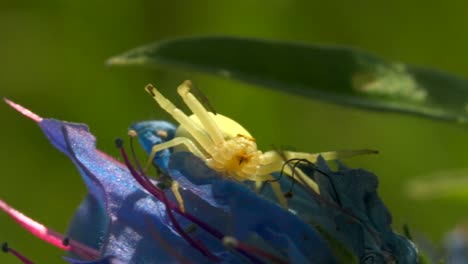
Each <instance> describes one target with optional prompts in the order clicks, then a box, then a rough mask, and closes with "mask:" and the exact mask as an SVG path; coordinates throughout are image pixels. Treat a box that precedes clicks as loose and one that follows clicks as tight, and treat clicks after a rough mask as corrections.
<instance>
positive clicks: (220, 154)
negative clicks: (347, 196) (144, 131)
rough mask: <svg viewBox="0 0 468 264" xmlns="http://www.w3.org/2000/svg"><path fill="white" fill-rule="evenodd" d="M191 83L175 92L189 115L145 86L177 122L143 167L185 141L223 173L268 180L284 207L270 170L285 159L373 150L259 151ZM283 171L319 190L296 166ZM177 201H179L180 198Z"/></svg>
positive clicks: (242, 178)
mask: <svg viewBox="0 0 468 264" xmlns="http://www.w3.org/2000/svg"><path fill="white" fill-rule="evenodd" d="M190 87H191V82H190V81H185V82H184V83H182V84H181V85H180V86H179V87H178V88H177V92H178V93H179V95H180V96H181V97H182V99H183V100H184V102H185V104H186V105H187V106H188V107H189V109H190V110H191V111H192V112H193V115H192V116H190V117H189V116H187V115H186V114H184V113H183V112H182V111H181V110H180V109H178V108H177V107H176V106H175V105H174V104H173V103H172V102H171V101H169V100H168V99H167V98H165V97H164V96H163V95H162V94H161V93H160V92H159V91H158V90H157V89H156V88H154V87H153V86H152V85H148V86H146V90H147V91H148V92H149V93H150V94H151V95H152V96H153V98H154V99H155V100H156V102H157V103H158V104H159V106H160V107H161V108H162V109H164V110H165V111H166V112H168V113H169V114H170V115H171V116H172V117H173V118H174V119H175V120H176V121H177V122H178V123H179V125H180V126H179V128H178V129H177V133H176V137H174V139H172V140H170V141H167V142H165V143H161V144H157V145H154V146H153V148H152V151H151V154H150V157H149V160H148V163H147V166H146V168H148V167H149V166H150V165H151V163H152V161H153V159H154V157H155V155H156V152H158V151H160V150H163V149H166V148H170V147H175V146H178V145H185V147H186V148H187V149H188V150H189V151H191V152H192V153H194V154H195V155H196V156H198V157H200V158H201V159H203V160H205V162H206V164H207V165H208V166H209V167H211V168H212V169H214V170H216V171H218V172H220V174H222V175H224V176H226V177H230V178H233V179H235V180H237V181H245V180H251V181H255V182H256V185H257V186H261V184H262V183H263V182H265V181H270V183H271V185H272V188H273V190H274V192H275V195H276V196H277V197H278V200H279V202H280V203H281V205H283V206H284V207H287V201H286V199H285V197H284V195H283V193H282V192H281V189H280V186H279V184H278V182H276V181H272V180H274V178H273V176H272V175H271V173H273V172H278V171H280V170H281V169H282V167H283V164H284V163H285V161H286V160H289V159H307V160H308V161H310V162H316V160H317V158H318V156H319V155H322V156H323V157H324V158H325V159H326V160H331V159H337V158H343V157H349V156H354V155H359V154H370V153H375V151H372V150H366V149H364V150H351V151H331V152H323V153H316V154H310V153H303V152H291V151H283V152H282V153H281V155H280V154H279V153H278V152H277V151H267V152H262V151H260V150H258V149H257V144H256V142H255V139H254V138H253V137H252V136H251V135H250V133H249V132H248V131H247V130H245V129H244V128H243V127H242V126H241V125H239V124H238V123H237V122H235V121H233V120H232V119H229V118H227V117H225V116H222V115H220V114H216V115H215V114H213V113H211V112H208V111H207V110H206V109H205V107H204V106H203V105H202V104H201V103H200V101H199V100H197V99H196V98H195V96H194V95H193V94H192V93H190ZM284 172H285V174H286V175H288V176H291V177H294V179H295V180H297V181H298V182H300V183H301V184H302V185H305V186H307V187H309V188H311V189H312V190H314V191H315V192H316V193H317V194H320V190H319V187H318V185H317V184H316V183H315V182H314V181H313V180H312V179H311V178H310V177H307V176H306V175H304V174H303V173H302V171H300V170H299V169H295V171H294V173H293V169H292V168H291V167H288V166H285V167H284ZM179 202H180V203H181V202H182V201H181V199H180V200H179Z"/></svg>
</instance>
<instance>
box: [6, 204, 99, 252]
mask: <svg viewBox="0 0 468 264" xmlns="http://www.w3.org/2000/svg"><path fill="white" fill-rule="evenodd" d="M0 209H1V210H3V211H5V212H6V213H7V214H8V215H9V216H10V217H11V218H13V220H15V221H16V222H17V223H18V224H19V225H20V226H22V227H23V228H24V229H26V230H27V231H29V232H30V233H31V234H33V235H34V236H36V237H38V238H40V239H42V240H44V241H45V242H47V243H49V244H51V245H53V246H56V247H58V248H60V249H63V250H66V251H71V252H74V253H75V254H77V255H79V256H81V257H82V258H84V259H97V258H98V257H99V256H100V253H99V251H97V250H95V249H94V248H91V247H88V246H86V245H84V244H81V243H80V242H78V241H75V240H69V243H67V244H66V245H65V244H64V242H63V241H64V239H65V237H64V236H63V235H62V234H60V233H58V232H56V231H54V230H52V229H50V228H47V227H46V226H44V225H43V224H41V223H38V222H36V221H34V220H32V219H31V218H29V217H27V216H25V215H24V214H22V213H21V212H19V211H17V210H15V209H14V208H12V207H11V206H10V205H8V204H7V203H5V202H4V201H3V200H1V199H0Z"/></svg>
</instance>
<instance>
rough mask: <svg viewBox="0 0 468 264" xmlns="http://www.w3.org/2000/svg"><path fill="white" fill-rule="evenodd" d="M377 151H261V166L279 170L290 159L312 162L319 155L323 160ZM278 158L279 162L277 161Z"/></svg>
mask: <svg viewBox="0 0 468 264" xmlns="http://www.w3.org/2000/svg"><path fill="white" fill-rule="evenodd" d="M377 153H379V152H378V151H376V150H372V149H358V150H338V151H327V152H319V153H313V154H312V153H305V152H294V151H281V154H280V153H278V151H275V150H271V151H267V152H264V153H263V156H262V158H263V161H262V166H264V169H265V170H270V171H273V172H275V171H280V170H281V167H282V166H283V163H284V162H285V161H286V160H290V159H306V160H308V161H310V162H312V163H316V162H317V159H318V157H319V156H322V158H323V159H325V160H336V159H343V158H349V157H353V156H358V155H365V154H377ZM278 160H279V161H280V162H278Z"/></svg>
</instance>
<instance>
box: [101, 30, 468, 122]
mask: <svg viewBox="0 0 468 264" xmlns="http://www.w3.org/2000/svg"><path fill="white" fill-rule="evenodd" d="M107 64H108V65H116V66H121V65H138V66H146V67H154V66H165V67H178V68H181V69H185V70H192V71H197V72H206V73H211V74H214V75H217V76H221V77H225V78H227V79H233V80H242V81H245V82H248V83H252V84H258V85H262V86H265V87H268V88H272V89H279V90H280V91H283V92H287V93H292V94H298V95H303V96H310V97H312V98H317V99H319V100H323V101H326V102H335V103H338V104H342V105H349V106H355V107H362V108H367V109H373V110H381V111H382V110H385V111H394V112H400V113H410V114H414V115H420V116H425V117H430V118H436V119H442V120H450V121H454V122H459V123H468V112H467V110H468V101H467V99H466V98H467V97H468V80H467V79H463V78H460V77H458V76H456V75H453V74H452V75H451V74H446V73H442V72H440V71H437V70H434V69H428V68H420V67H414V66H410V65H406V64H403V63H399V62H391V61H386V60H383V59H381V58H379V57H378V56H375V55H373V54H370V53H367V52H364V51H361V50H358V49H353V48H349V47H343V46H332V45H313V44H305V43H300V42H288V41H278V40H266V39H258V38H246V37H232V36H195V37H184V38H175V39H166V40H163V41H160V42H156V43H151V44H148V45H145V46H142V47H138V48H135V49H132V50H130V51H127V52H124V53H123V54H120V55H117V56H114V57H112V58H110V59H109V60H108V61H107Z"/></svg>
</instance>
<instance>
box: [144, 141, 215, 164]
mask: <svg viewBox="0 0 468 264" xmlns="http://www.w3.org/2000/svg"><path fill="white" fill-rule="evenodd" d="M177 145H185V146H186V147H187V148H188V150H189V151H190V152H192V153H193V154H194V155H195V156H198V157H200V158H202V159H207V157H206V156H205V154H203V153H202V152H201V151H200V150H199V149H198V147H197V146H196V145H195V143H193V142H192V140H190V139H188V138H184V137H176V138H174V139H172V140H169V141H167V142H164V143H161V144H156V145H154V146H153V147H152V148H151V154H150V156H149V159H148V162H147V163H146V166H145V169H144V172H147V171H148V170H149V168H150V167H151V164H153V160H154V157H155V156H156V153H157V152H158V151H161V150H163V149H167V148H171V147H174V146H177Z"/></svg>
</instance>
